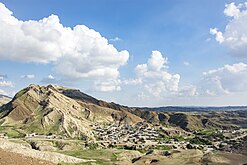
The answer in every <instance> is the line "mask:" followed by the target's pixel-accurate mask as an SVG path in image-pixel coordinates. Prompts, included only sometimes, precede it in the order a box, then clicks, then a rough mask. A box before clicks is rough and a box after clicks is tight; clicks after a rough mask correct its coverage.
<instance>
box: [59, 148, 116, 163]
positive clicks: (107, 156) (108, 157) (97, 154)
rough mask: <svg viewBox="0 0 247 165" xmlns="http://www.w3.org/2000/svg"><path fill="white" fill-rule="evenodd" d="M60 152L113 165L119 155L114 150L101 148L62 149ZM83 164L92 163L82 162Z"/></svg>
mask: <svg viewBox="0 0 247 165" xmlns="http://www.w3.org/2000/svg"><path fill="white" fill-rule="evenodd" d="M59 153H62V154H65V155H69V156H74V157H77V158H82V159H87V160H96V162H95V163H96V164H100V165H111V164H114V163H115V162H116V160H117V156H116V155H115V153H114V152H113V151H112V150H108V149H99V150H77V151H60V152H59ZM81 164H83V165H84V164H91V163H90V162H88V163H81Z"/></svg>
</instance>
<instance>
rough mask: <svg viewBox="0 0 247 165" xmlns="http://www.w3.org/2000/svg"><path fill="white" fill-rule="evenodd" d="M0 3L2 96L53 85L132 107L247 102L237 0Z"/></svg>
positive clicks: (241, 7)
mask: <svg viewBox="0 0 247 165" xmlns="http://www.w3.org/2000/svg"><path fill="white" fill-rule="evenodd" d="M0 3H2V4H4V5H5V6H3V5H2V6H1V7H0V14H1V15H2V18H1V15H0V25H1V24H2V25H1V26H2V28H0V32H1V33H3V34H6V36H4V35H3V36H2V37H1V36H0V40H2V42H0V92H1V93H3V94H8V95H13V94H14V93H15V92H17V91H18V90H20V89H22V88H24V87H26V86H27V85H29V84H30V83H35V84H41V85H45V84H49V83H55V84H58V85H65V86H70V87H75V88H79V89H81V90H82V91H84V92H87V93H89V94H91V95H93V96H95V97H97V98H100V99H103V100H107V101H114V102H117V103H121V104H125V105H130V106H163V105H203V106H207V105H217V106H220V105H246V104H247V102H246V101H245V100H244V97H246V96H247V88H246V87H245V86H247V84H246V83H247V81H246V80H245V79H247V65H246V63H247V59H246V57H247V49H246V47H247V41H246V36H247V34H246V33H247V23H245V22H247V18H246V13H247V10H246V7H247V3H245V1H237V0H235V1H234V2H233V1H228V0H217V1H215V0H200V1H197V0H187V1H184V0H160V1H159V0H155V1H151V0H143V1H141V0H134V1H133V0H117V1H116V0H101V1H96V0H90V1H86V0H84V1H79V0H77V1H75V0H73V1H61V0H60V1H58V0H57V1H52V2H51V1H44V0H43V1H31V0H23V1H16V0H15V1H14V0H8V1H5V0H0ZM227 4H228V6H226V5H227ZM6 10H8V11H12V12H13V14H12V15H11V14H10V13H8V12H5V11H6ZM52 14H53V15H56V16H58V18H57V17H49V16H50V15H52ZM12 18H14V19H15V20H12ZM44 18H48V22H49V23H48V25H46V23H45V21H43V22H42V21H39V20H42V19H44ZM6 20H7V21H6ZM9 20H11V21H9ZM29 20H33V21H31V22H30V21H29ZM1 21H2V22H1ZM37 24H38V25H37ZM53 25H54V26H53ZM60 25H61V26H60ZM77 25H84V27H82V28H81V27H80V28H78V29H77V30H73V27H75V26H77ZM245 25H246V26H245ZM67 27H70V28H71V29H72V30H66V28H67ZM226 27H230V28H228V29H227V28H226ZM215 28H217V29H215ZM90 29H93V30H94V31H93V32H92V31H91V30H90ZM210 29H211V30H210ZM54 31H56V33H55V32H54ZM57 33H59V35H57ZM98 33H99V34H100V36H98V35H97V34H98ZM12 34H13V35H12ZM67 37H68V40H67ZM69 37H71V38H69ZM16 38H18V39H16ZM105 39H106V41H105ZM5 40H6V41H5ZM33 43H34V44H33ZM109 44H112V47H111V46H109ZM51 45H52V46H51ZM70 45H72V46H71V47H70ZM85 45H86V46H85ZM19 52H20V53H19ZM108 58H109V59H108ZM1 75H2V76H1ZM5 75H7V76H5ZM236 86H237V87H236Z"/></svg>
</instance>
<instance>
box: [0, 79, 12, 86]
mask: <svg viewBox="0 0 247 165" xmlns="http://www.w3.org/2000/svg"><path fill="white" fill-rule="evenodd" d="M0 87H14V83H13V82H11V81H5V80H4V81H0Z"/></svg>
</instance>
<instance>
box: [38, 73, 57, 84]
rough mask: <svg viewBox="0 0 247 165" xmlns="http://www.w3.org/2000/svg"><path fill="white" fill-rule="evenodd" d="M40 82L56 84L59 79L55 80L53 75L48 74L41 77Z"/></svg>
mask: <svg viewBox="0 0 247 165" xmlns="http://www.w3.org/2000/svg"><path fill="white" fill-rule="evenodd" d="M41 83H43V84H57V83H59V80H57V79H56V78H55V77H54V76H52V75H51V74H50V75H48V76H47V77H45V78H43V79H42V80H41Z"/></svg>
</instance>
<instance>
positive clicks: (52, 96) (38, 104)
mask: <svg viewBox="0 0 247 165" xmlns="http://www.w3.org/2000/svg"><path fill="white" fill-rule="evenodd" d="M75 91H77V90H74V89H72V90H71V89H67V88H63V87H58V86H54V85H48V86H39V85H30V86H28V87H27V88H25V89H23V90H21V91H20V92H18V93H17V94H16V95H15V96H14V98H13V99H12V101H11V102H9V103H8V104H6V105H4V106H2V107H1V108H0V117H1V120H0V123H2V125H4V126H15V127H18V128H20V129H21V130H25V132H29V133H31V132H36V133H42V134H49V133H54V134H61V135H66V136H69V137H77V136H83V135H85V136H90V135H91V126H90V125H92V124H93V123H110V122H123V123H128V124H135V123H137V122H140V121H142V119H141V118H140V117H138V116H136V115H133V114H131V113H129V112H127V111H121V110H115V109H111V108H107V107H104V106H100V105H97V104H94V103H93V102H90V101H89V100H90V99H92V100H96V99H93V98H91V97H90V96H87V95H83V96H84V97H85V98H89V99H80V100H79V99H73V98H72V97H67V96H66V95H65V94H63V93H66V94H70V96H73V97H75V96H76V95H72V94H74V92H75ZM71 93H72V94H71ZM81 94H82V93H81Z"/></svg>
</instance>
